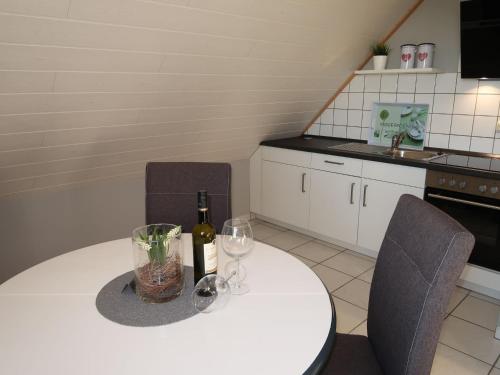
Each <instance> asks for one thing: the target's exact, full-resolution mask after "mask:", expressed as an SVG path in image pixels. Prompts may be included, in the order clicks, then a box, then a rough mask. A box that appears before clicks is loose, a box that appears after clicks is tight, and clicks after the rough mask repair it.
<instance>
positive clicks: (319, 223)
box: [308, 170, 361, 245]
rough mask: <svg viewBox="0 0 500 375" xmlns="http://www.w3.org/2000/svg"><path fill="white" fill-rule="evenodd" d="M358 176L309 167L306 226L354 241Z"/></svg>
mask: <svg viewBox="0 0 500 375" xmlns="http://www.w3.org/2000/svg"><path fill="white" fill-rule="evenodd" d="M360 185H361V178H360V177H353V176H347V175H343V174H338V173H331V172H323V171H317V170H311V192H310V213H309V227H308V228H309V230H311V231H313V232H316V233H319V234H322V235H324V236H327V237H331V238H335V239H338V240H339V241H342V242H345V243H349V244H352V245H355V244H356V237H357V225H358V214H359V192H360Z"/></svg>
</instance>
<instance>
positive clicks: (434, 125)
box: [431, 113, 451, 134]
mask: <svg viewBox="0 0 500 375" xmlns="http://www.w3.org/2000/svg"><path fill="white" fill-rule="evenodd" d="M450 127H451V115H442V114H437V113H434V114H432V116H431V133H439V134H450Z"/></svg>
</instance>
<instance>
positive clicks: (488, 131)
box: [472, 116, 497, 138]
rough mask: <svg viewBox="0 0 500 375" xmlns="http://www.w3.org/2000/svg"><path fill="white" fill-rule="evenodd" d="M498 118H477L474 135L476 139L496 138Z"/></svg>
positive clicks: (475, 118) (475, 119)
mask: <svg viewBox="0 0 500 375" xmlns="http://www.w3.org/2000/svg"><path fill="white" fill-rule="evenodd" d="M496 124H497V118H496V117H489V116H475V117H474V127H473V129H472V135H473V136H475V137H489V138H495V127H496Z"/></svg>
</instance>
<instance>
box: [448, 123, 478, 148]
mask: <svg viewBox="0 0 500 375" xmlns="http://www.w3.org/2000/svg"><path fill="white" fill-rule="evenodd" d="M473 121H474V116H466V115H453V117H452V120H451V134H456V135H467V136H469V137H470V136H471V134H472V123H473ZM469 143H470V140H469ZM450 144H451V141H450ZM450 147H451V146H450ZM461 150H462V148H461Z"/></svg>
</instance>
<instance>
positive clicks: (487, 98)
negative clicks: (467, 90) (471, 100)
mask: <svg viewBox="0 0 500 375" xmlns="http://www.w3.org/2000/svg"><path fill="white" fill-rule="evenodd" d="M499 100H500V95H482V94H480V95H478V96H477V104H476V115H482V116H498V103H499Z"/></svg>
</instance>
